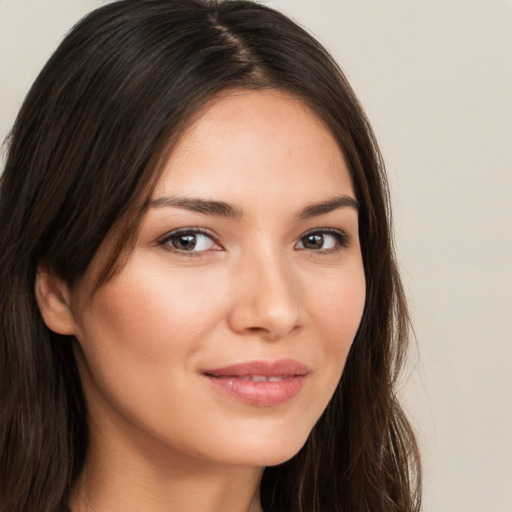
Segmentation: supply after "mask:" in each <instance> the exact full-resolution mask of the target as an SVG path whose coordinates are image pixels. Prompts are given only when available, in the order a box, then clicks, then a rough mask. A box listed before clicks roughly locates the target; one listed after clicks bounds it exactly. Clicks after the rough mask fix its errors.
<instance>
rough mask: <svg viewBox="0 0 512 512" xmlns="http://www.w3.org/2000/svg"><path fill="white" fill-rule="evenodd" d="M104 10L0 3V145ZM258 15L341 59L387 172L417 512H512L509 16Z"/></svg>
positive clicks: (496, 10)
mask: <svg viewBox="0 0 512 512" xmlns="http://www.w3.org/2000/svg"><path fill="white" fill-rule="evenodd" d="M101 3H102V2H100V1H93V0H45V1H41V0H0V138H2V139H3V138H4V137H5V135H6V133H7V131H8V129H9V127H10V125H11V124H12V122H13V120H14V116H15V115H16V111H17V109H18V108H19V105H20V103H21V101H22V100H23V97H24V95H25V93H26V91H27V89H28V87H29V86H30V84H31V82H32V81H33V79H34V78H35V76H36V74H37V72H38V70H39V69H40V68H41V66H42V65H43V63H44V61H45V60H46V59H47V57H48V56H49V53H50V52H51V51H52V50H53V49H54V48H55V46H56V45H57V43H58V41H59V40H60V39H61V37H62V35H63V34H64V33H65V31H66V30H67V29H68V28H69V27H70V26H71V25H72V24H73V23H74V22H75V21H76V20H77V19H78V18H79V17H80V16H82V15H83V14H84V13H86V12H87V11H89V10H91V9H92V8H93V7H95V6H97V5H100V4H101ZM268 3H269V4H271V5H273V6H275V7H277V8H279V9H281V10H283V11H284V12H286V13H288V14H289V15H291V16H292V17H293V18H295V19H296V20H297V21H299V23H301V24H302V25H304V26H305V27H307V28H308V29H310V30H311V31H312V32H313V33H314V34H315V35H316V36H317V37H318V38H319V39H320V40H321V41H322V42H323V43H324V44H325V45H326V46H327V47H328V48H329V49H330V50H331V52H332V53H333V54H334V56H335V57H336V58H337V60H338V61H339V63H340V64H341V66H342V68H343V69H344V70H345V72H346V74H347V76H348V78H349V80H350V81H351V83H352V85H353V86H354V88H355V89H356V92H357V93H358V94H359V96H360V99H361V100H362V102H363V104H364V106H365V107H366V110H367V112H368V115H369V117H370V119H371V120H372V122H373V125H374V128H375V131H376V133H377V138H378V139H379V141H380V144H381V149H382V151H383V153H384V157H385V159H386V162H387V165H388V168H389V175H390V180H391V187H392V195H393V202H394V212H395V224H396V226H395V227H396V235H397V244H398V248H399V256H400V262H401V266H402V270H403V276H404V279H405V282H406V287H407V291H408V293H409V295H410V298H411V307H412V313H413V320H414V325H415V330H416V337H417V349H415V350H414V351H413V354H412V355H413V358H412V361H411V368H410V370H409V374H408V378H407V379H406V380H405V379H404V382H405V384H404V388H403V395H404V399H405V400H406V402H407V404H408V409H409V410H410V412H411V415H412V417H413V423H414V425H415V426H416V429H417V431H418V432H419V436H420V439H421V443H422V450H423V454H424V461H425V506H424V510H425V511H427V512H458V511H460V512H462V511H463V512H484V511H485V512H487V511H489V512H512V406H511V404H512V371H511V369H510V366H511V364H512V329H511V327H512V320H511V318H512V299H511V292H512V268H511V266H512V265H511V261H512V208H511V202H512V193H511V191H512V0H388V1H382V0H275V1H274V2H268ZM326 512H328V511H326Z"/></svg>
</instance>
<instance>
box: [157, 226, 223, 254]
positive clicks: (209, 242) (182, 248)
mask: <svg viewBox="0 0 512 512" xmlns="http://www.w3.org/2000/svg"><path fill="white" fill-rule="evenodd" d="M159 243H160V245H163V246H165V247H168V248H169V249H171V250H174V251H178V252H188V253H200V252H203V251H208V250H211V249H215V248H216V247H217V244H216V243H215V242H214V240H213V239H212V238H211V237H210V236H209V235H207V234H206V233H203V232H201V231H190V230H187V231H178V232H174V233H170V234H169V235H167V236H166V237H165V238H164V239H162V240H161V241H160V242H159Z"/></svg>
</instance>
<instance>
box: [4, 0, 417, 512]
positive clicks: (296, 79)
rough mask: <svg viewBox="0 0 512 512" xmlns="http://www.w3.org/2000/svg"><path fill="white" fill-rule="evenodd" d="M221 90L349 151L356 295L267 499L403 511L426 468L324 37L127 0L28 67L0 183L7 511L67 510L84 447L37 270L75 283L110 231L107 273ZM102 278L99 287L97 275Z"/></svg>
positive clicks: (279, 24) (287, 25) (403, 338)
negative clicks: (356, 324) (253, 95)
mask: <svg viewBox="0 0 512 512" xmlns="http://www.w3.org/2000/svg"><path fill="white" fill-rule="evenodd" d="M228 87H230V88H231V87H246V88H253V89H258V88H269V87H272V88H279V89H283V90H286V91H288V92H291V93H293V94H295V95H296V96H298V97H299V98H301V99H302V100H303V101H305V102H307V103H308V104H309V105H310V106H312V107H313V108H314V110H315V111H316V112H317V114H318V115H319V116H321V117H322V118H323V120H324V121H325V122H326V124H327V125H328V126H329V128H330V129H331V131H332V133H333V134H334V136H335V137H336V138H337V140H338V142H339V145H340V148H341V149H342V151H343V153H344V155H345V157H346V160H347V163H348V166H349V168H350V172H351V175H352V180H353V184H354V189H355V193H356V197H357V200H358V202H359V204H360V211H359V226H360V228H359V230H360V240H361V247H362V254H363V262H364V268H365V276H366V283H367V284H366V286H367V290H366V297H367V298H366V304H365V310H364V314H363V319H362V322H361V325H360V328H359V331H358V333H357V335H356V339H355V340H354V343H353V346H352V349H351V351H350V354H349V356H348V359H347V362H346V367H345V370H344V373H343V376H342V378H341V381H340V383H339V385H338V387H337V389H336V392H335V394H334V396H333V398H332V400H331V401H330V403H329V405H328V407H327V409H326V411H325V412H324V414H323V415H322V417H321V418H320V420H319V421H318V423H317V424H316V426H315V427H314V429H313V431H312V432H311V435H310V436H309V438H308V440H307V442H306V444H305V446H304V447H303V448H302V450H301V451H300V452H299V453H298V454H297V455H296V456H295V457H293V458H292V459H291V460H290V461H288V462H286V463H284V464H281V465H279V466H275V467H268V468H266V469H265V471H264V475H263V479H262V482H261V489H260V491H261V501H262V506H263V509H264V510H265V511H266V512H292V511H293V512H342V511H343V512H355V511H357V512H414V511H418V510H419V508H420V493H419V489H420V483H421V480H420V465H419V457H418V450H417V446H416V442H415V439H414V435H413V433H412V431H411V428H410V427H409V424H408V423H407V420H406V418H405V417H404V414H403V413H402V410H401V408H400V406H399V404H398V402H397V399H396V396H395V384H396V379H397V375H398V372H399V370H400V367H401V364H402V362H403V358H404V355H405V351H406V347H407V341H408V316H407V309H406V304H405V300H404V295H403V291H402V286H401V283H400V279H399V275H398V273H397V268H396V264H395V261H394V256H393V245H392V238H391V234H390V223H391V219H390V210H389V201H388V192H387V186H386V179H385V174H384V166H383V162H382V159H381V156H380V153H379V150H378V147H377V143H376V141H375V138H374V136H373V133H372V130H371V127H370V125H369V123H368V121H367V119H366V117H365V114H364V112H363V110H362V108H361V106H360V105H359V103H358V101H357V99H356V97H355V95H354V93H353V91H352V89H351V87H350V85H349V84H348V82H347V80H346V79H345V77H344V75H343V73H342V72H341V71H340V69H339V68H338V67H337V65H336V64H335V63H334V61H333V60H332V58H331V57H330V56H329V54H328V53H327V52H326V50H325V49H324V48H323V47H322V46H321V45H320V44H319V43H318V42H317V41H316V40H315V39H313V38H312V37H311V36H310V35H308V34H307V33H306V32H305V31H304V30H303V29H301V28H300V27H299V26H297V25H296V24H295V23H294V22H292V21H291V20H289V19H288V18H287V17H285V16H284V15H282V14H280V13H278V12H276V11H274V10H272V9H270V8H268V7H265V6H262V5H259V4H257V3H254V2H251V1H238V0H233V1H218V2H217V1H208V0H138V1H137V0H125V1H120V2H115V3H112V4H110V5H106V6H104V7H102V8H100V9H98V10H96V11H94V12H92V13H91V14H89V15H88V16H87V17H86V18H84V20H82V21H81V22H80V23H79V24H78V25H77V26H76V27H75V28H74V29H73V30H72V31H71V32H70V34H69V35H68V36H67V37H66V38H65V39H64V41H63V42H62V43H61V45H60V46H59V48H58V49H57V51H56V52H55V54H54V55H53V56H52V57H51V59H50V60H49V62H48V63H47V64H46V66H45V68H44V69H43V71H42V72H41V74H40V75H39V77H38V78H37V80H36V82H35V83H34V85H33V87H32V89H31V90H30V92H29V94H28V96H27V98H26V99H25V102H24V104H23V107H22V109H21V111H20V113H19V115H18V118H17V120H16V123H15V125H14V128H13V130H12V133H11V137H10V146H9V151H8V159H7V162H6V168H5V171H4V174H3V176H2V178H1V182H0V186H1V188H0V326H1V327H0V329H1V331H0V337H1V338H0V393H1V396H0V399H1V404H0V464H1V468H0V509H1V510H2V512H22V511H24V512H28V511H34V510H41V511H45V512H46V511H48V512H58V511H60V510H63V509H65V507H66V503H67V500H68V497H69V492H70V489H71V488H72V486H73V484H74V483H75V482H76V480H77V478H78V476H79V475H80V472H81V470H82V468H83V464H84V458H85V453H86V450H87V411H86V407H85V402H84V397H83V393H82V388H81V383H80V378H79V375H78V371H77V367H76V363H75V358H74V353H73V348H72V343H71V340H70V339H69V338H68V337H66V336H61V335H58V334H55V333H53V332H51V331H50V330H49V329H48V328H47V327H46V326H45V324H44V323H43V321H42V318H41V315H40V313H39V311H38V308H37V304H36V301H35V297H34V280H35V276H36V271H37V268H38V266H39V265H47V266H48V267H50V268H51V269H52V270H53V271H54V272H55V273H56V274H57V275H59V277H61V278H62V279H64V280H65V281H66V282H67V283H68V284H70V285H71V286H72V285H73V284H74V283H75V282H77V280H79V279H80V278H81V277H82V276H83V275H84V273H85V271H86V269H87V268H88V266H89V264H90V262H91V260H92V258H93V256H94V255H95V253H96V252H97V250H98V248H99V246H100V244H101V243H102V242H103V241H104V240H105V237H106V236H107V234H111V233H114V236H115V237H116V240H117V242H118V243H117V245H116V247H115V250H114V251H113V253H112V255H111V258H110V262H109V264H108V265H107V268H105V270H104V274H103V278H102V279H104V280H106V279H108V278H109V277H110V276H111V275H112V273H113V272H115V271H116V268H117V267H118V266H119V264H122V257H123V255H124V254H126V252H127V251H129V249H130V247H131V244H132V243H133V240H134V239H135V237H136V235H137V229H138V224H139V221H140V219H141V217H142V215H143V213H144V208H145V205H146V203H147V200H148V197H149V194H150V191H151V188H152V187H153V186H154V184H155V183H156V181H157V180H158V177H159V172H160V170H161V166H160V165H159V162H161V160H162V158H163V156H164V155H165V154H168V152H169V151H171V150H172V141H173V137H176V136H177V135H178V134H179V133H180V130H181V129H182V128H183V126H184V124H185V123H186V122H187V120H188V119H189V118H190V115H191V114H192V113H193V112H195V111H197V109H198V108H199V107H200V106H201V105H203V104H204V103H205V102H206V101H207V100H208V99H210V98H211V97H212V96H213V95H215V94H216V93H218V92H219V91H221V90H222V89H225V88H228ZM99 285H101V283H99Z"/></svg>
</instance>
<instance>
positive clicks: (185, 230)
mask: <svg viewBox="0 0 512 512" xmlns="http://www.w3.org/2000/svg"><path fill="white" fill-rule="evenodd" d="M184 234H193V235H204V236H207V237H208V238H210V239H211V240H212V241H213V243H214V244H215V245H216V246H218V247H220V248H221V249H223V247H222V244H221V243H220V240H219V237H218V236H217V235H216V234H215V233H213V232H212V231H210V230H208V229H205V228H198V227H182V228H176V229H173V230H171V231H169V232H167V233H166V234H165V235H163V236H161V237H160V238H158V239H157V241H156V243H157V245H158V246H159V247H161V248H162V249H164V250H165V251H168V252H172V253H175V254H180V255H183V256H201V255H203V254H204V253H206V252H209V251H210V250H218V249H209V250H204V251H181V250H179V249H176V248H174V247H171V245H169V244H168V243H167V242H169V240H170V239H171V238H172V237H174V236H178V235H184Z"/></svg>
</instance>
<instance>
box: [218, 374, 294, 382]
mask: <svg viewBox="0 0 512 512" xmlns="http://www.w3.org/2000/svg"><path fill="white" fill-rule="evenodd" d="M224 378H228V377H224ZM235 378H237V379H240V380H247V381H251V382H279V381H281V380H283V379H285V378H286V377H285V376H282V375H279V376H272V377H265V375H245V376H243V377H235Z"/></svg>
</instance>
